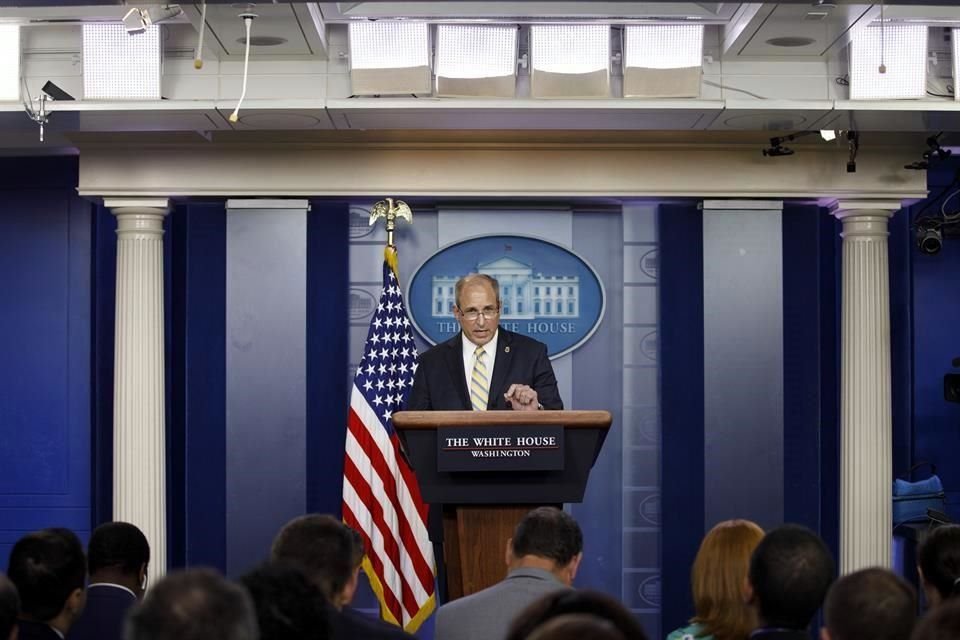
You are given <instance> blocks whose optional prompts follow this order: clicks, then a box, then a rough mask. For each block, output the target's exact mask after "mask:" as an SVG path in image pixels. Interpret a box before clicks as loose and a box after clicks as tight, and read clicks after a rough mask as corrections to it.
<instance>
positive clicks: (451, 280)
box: [431, 256, 580, 320]
mask: <svg viewBox="0 0 960 640" xmlns="http://www.w3.org/2000/svg"><path fill="white" fill-rule="evenodd" d="M476 272H477V273H483V274H486V275H488V276H491V277H492V278H495V279H496V281H497V282H498V283H500V299H501V300H502V301H503V311H502V313H501V314H500V317H501V318H502V319H504V320H532V319H533V318H576V317H578V316H579V315H580V277H579V276H562V275H555V276H545V275H543V274H542V273H537V274H534V273H533V265H530V264H526V263H523V262H520V261H519V260H516V259H514V258H510V257H508V256H503V257H501V258H498V259H496V260H494V261H492V262H482V263H480V264H478V265H477V268H476ZM462 275H464V274H461V275H458V276H433V278H432V280H431V282H432V287H433V288H432V291H433V302H432V315H433V317H434V318H450V317H453V305H454V302H455V300H454V287H455V285H456V283H457V280H458V279H460V277H461V276H462Z"/></svg>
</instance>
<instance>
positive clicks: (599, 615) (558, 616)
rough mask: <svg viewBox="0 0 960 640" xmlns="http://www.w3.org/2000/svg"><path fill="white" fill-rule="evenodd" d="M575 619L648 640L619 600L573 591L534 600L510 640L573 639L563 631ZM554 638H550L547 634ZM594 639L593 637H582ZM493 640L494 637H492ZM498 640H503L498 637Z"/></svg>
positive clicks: (516, 621)
mask: <svg viewBox="0 0 960 640" xmlns="http://www.w3.org/2000/svg"><path fill="white" fill-rule="evenodd" d="M572 616H587V617H590V618H593V619H595V620H597V621H601V622H604V623H606V624H607V625H609V626H611V627H612V628H613V629H614V630H616V633H617V634H619V635H620V637H622V638H623V639H624V640H647V634H646V633H644V631H643V627H641V626H640V623H639V622H638V621H637V618H636V616H634V615H633V614H632V613H630V611H628V610H627V608H626V607H624V606H623V605H622V604H621V603H620V602H619V601H617V600H616V599H615V598H612V597H610V596H608V595H607V594H605V593H600V592H599V591H590V590H573V589H566V590H563V591H554V592H553V593H548V594H547V595H545V596H542V597H540V598H538V599H537V600H534V601H533V602H532V603H530V604H529V605H528V606H527V607H526V608H525V609H523V610H522V611H521V612H520V613H519V615H517V616H516V617H515V618H514V620H513V623H512V624H511V625H510V627H509V629H508V632H507V634H506V640H535V639H537V638H545V637H554V636H553V635H552V634H554V633H556V634H558V635H557V636H556V637H557V638H558V639H559V638H561V637H563V638H572V637H574V636H571V635H566V632H567V631H569V628H567V629H566V630H564V635H560V631H561V629H562V628H563V627H564V626H565V625H567V624H570V622H567V621H570V620H571V617H572ZM548 632H549V633H550V634H551V635H549V636H547V635H546V634H547V633H548ZM581 638H585V639H586V638H590V639H591V640H592V638H593V636H586V635H584V636H581ZM491 640H493V638H492V637H491ZM496 640H499V638H497V639H496Z"/></svg>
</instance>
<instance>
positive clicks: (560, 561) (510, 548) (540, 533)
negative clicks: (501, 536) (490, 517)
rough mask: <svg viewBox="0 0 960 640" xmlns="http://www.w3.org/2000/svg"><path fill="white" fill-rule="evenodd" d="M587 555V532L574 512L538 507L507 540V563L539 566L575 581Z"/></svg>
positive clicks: (529, 566)
mask: <svg viewBox="0 0 960 640" xmlns="http://www.w3.org/2000/svg"><path fill="white" fill-rule="evenodd" d="M582 557H583V533H581V532H580V525H578V524H577V521H576V520H574V519H573V518H572V517H571V516H570V514H568V513H566V512H564V511H562V510H560V509H557V508H556V507H538V508H536V509H534V510H533V511H530V512H529V513H528V514H527V515H525V516H524V517H523V519H522V520H521V521H520V523H519V524H518V525H517V527H516V529H514V531H513V537H512V538H510V540H508V541H507V556H506V560H507V566H509V567H510V568H512V569H516V568H520V567H524V568H536V569H544V570H546V571H550V572H551V573H553V574H554V575H555V576H556V577H557V579H559V580H560V581H561V582H563V583H565V584H568V585H570V584H573V579H574V578H575V577H576V575H577V568H578V567H579V566H580V560H581V558H582Z"/></svg>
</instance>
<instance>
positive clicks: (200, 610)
mask: <svg viewBox="0 0 960 640" xmlns="http://www.w3.org/2000/svg"><path fill="white" fill-rule="evenodd" d="M258 637H259V632H258V630H257V615H256V613H255V611H254V608H253V602H252V601H251V600H250V595H249V594H248V593H247V591H246V589H244V588H243V587H241V586H240V585H237V584H233V583H232V582H228V581H227V580H226V579H224V578H223V577H222V576H221V575H220V574H218V573H217V572H216V571H213V570H211V569H191V570H188V571H179V572H174V573H170V574H168V575H167V576H165V577H164V578H163V579H161V580H160V581H159V582H157V583H156V584H155V585H154V586H152V587H151V588H150V591H149V592H148V593H147V595H146V597H144V599H143V600H142V601H141V602H140V603H139V604H137V605H135V606H134V607H133V608H131V609H130V613H129V615H128V616H127V622H126V625H125V627H124V638H125V640H257V639H258Z"/></svg>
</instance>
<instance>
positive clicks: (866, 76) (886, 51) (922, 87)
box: [850, 25, 927, 100]
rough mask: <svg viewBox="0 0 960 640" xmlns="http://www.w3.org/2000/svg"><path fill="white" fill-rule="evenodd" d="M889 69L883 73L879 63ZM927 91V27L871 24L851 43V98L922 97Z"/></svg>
mask: <svg viewBox="0 0 960 640" xmlns="http://www.w3.org/2000/svg"><path fill="white" fill-rule="evenodd" d="M881 64H883V65H884V66H885V67H886V73H880V66H881ZM926 93H927V27H926V26H924V25H885V26H884V27H883V29H881V28H880V26H879V25H871V26H869V27H867V28H866V29H862V30H861V31H860V32H859V33H858V34H856V35H855V36H854V38H853V41H852V42H851V43H850V99H851V100H903V99H919V98H923V97H925V96H926Z"/></svg>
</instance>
